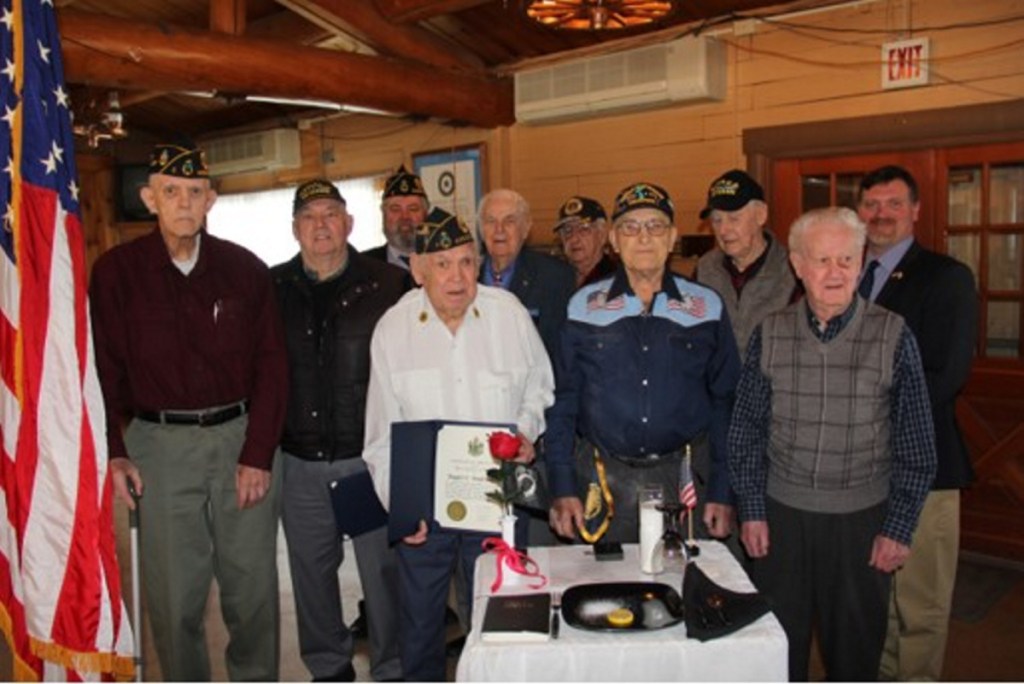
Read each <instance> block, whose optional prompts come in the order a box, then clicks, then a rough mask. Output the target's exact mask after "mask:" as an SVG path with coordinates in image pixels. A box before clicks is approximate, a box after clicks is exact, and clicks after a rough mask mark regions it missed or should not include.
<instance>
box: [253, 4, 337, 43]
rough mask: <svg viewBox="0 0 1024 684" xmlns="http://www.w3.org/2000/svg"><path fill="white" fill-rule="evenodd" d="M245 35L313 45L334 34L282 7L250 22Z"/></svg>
mask: <svg viewBox="0 0 1024 684" xmlns="http://www.w3.org/2000/svg"><path fill="white" fill-rule="evenodd" d="M245 35H246V36H247V37H249V38H268V39H270V40H278V41H284V42H293V43H301V44H302V45H312V44H314V43H319V42H320V41H322V40H324V39H327V38H330V37H331V36H332V35H333V34H332V33H331V32H330V31H326V30H324V28H323V27H321V26H317V25H315V24H312V23H310V21H309V20H308V19H306V18H305V17H300V16H299V15H298V14H296V13H295V12H292V11H290V10H287V9H285V8H283V7H282V8H281V11H279V12H275V13H274V14H271V15H269V16H266V17H263V18H262V19H255V20H253V21H250V22H248V25H247V26H246V28H245Z"/></svg>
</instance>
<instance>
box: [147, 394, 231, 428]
mask: <svg viewBox="0 0 1024 684" xmlns="http://www.w3.org/2000/svg"><path fill="white" fill-rule="evenodd" d="M248 412H249V400H248V399H246V400H244V401H240V402H238V403H237V404H231V405H230V406H222V407H219V408H211V409H202V410H201V411H138V412H137V413H136V414H135V417H136V418H138V419H139V420H145V421H147V422H149V423H161V424H162V425H198V426H199V427H211V426H213V425H220V424H221V423H226V422H228V421H229V420H234V419H235V418H238V417H239V416H244V415H245V414H246V413H248Z"/></svg>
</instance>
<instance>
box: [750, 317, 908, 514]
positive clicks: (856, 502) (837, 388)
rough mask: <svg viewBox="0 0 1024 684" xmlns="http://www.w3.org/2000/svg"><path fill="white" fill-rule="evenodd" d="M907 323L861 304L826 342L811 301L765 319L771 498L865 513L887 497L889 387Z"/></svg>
mask: <svg viewBox="0 0 1024 684" xmlns="http://www.w3.org/2000/svg"><path fill="white" fill-rule="evenodd" d="M903 325H904V323H903V319H902V318H900V317H899V316H897V315H895V314H893V313H891V312H889V311H887V310H885V309H883V308H881V307H878V306H874V305H870V304H866V302H864V301H863V300H860V301H858V303H857V309H856V311H855V312H854V314H853V317H852V318H851V319H850V321H849V322H848V323H847V325H846V327H845V328H844V329H843V330H842V331H841V332H840V333H839V334H838V335H837V336H836V337H835V338H833V339H832V340H830V341H828V342H822V341H821V340H819V339H818V338H817V337H816V336H815V335H814V333H813V332H812V331H811V329H810V325H809V324H808V322H807V304H806V302H798V303H796V304H794V305H792V306H790V307H788V308H786V309H785V310H783V311H780V312H778V313H776V314H773V315H771V316H769V317H768V318H767V319H765V321H764V323H763V326H764V327H763V328H762V347H761V370H762V371H763V372H764V374H765V375H766V376H767V377H768V379H769V381H770V382H771V386H772V417H771V428H770V430H771V431H770V438H769V443H768V459H769V464H770V465H769V469H768V487H767V492H768V495H769V496H771V497H772V498H774V499H776V500H777V501H780V502H782V503H785V504H786V505H789V506H792V507H794V508H798V509H801V510H806V511H815V512H819V513H849V512H852V511H859V510H863V509H865V508H868V507H870V506H874V505H875V504H878V503H880V502H881V501H883V500H884V499H885V498H886V497H887V496H888V494H889V484H890V472H891V454H890V447H889V411H890V388H891V386H892V376H893V365H894V361H895V355H896V345H897V343H898V341H899V337H900V333H901V331H902V330H903Z"/></svg>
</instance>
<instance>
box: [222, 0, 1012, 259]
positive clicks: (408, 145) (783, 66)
mask: <svg viewBox="0 0 1024 684" xmlns="http://www.w3.org/2000/svg"><path fill="white" fill-rule="evenodd" d="M1022 14H1024V10H1022V7H1021V5H1020V2H1019V1H1016V0H977V1H975V2H971V3H959V2H952V1H951V0H915V1H913V2H909V1H907V0H889V1H880V2H866V3H853V4H850V5H847V6H844V7H840V8H836V9H833V10H826V11H820V12H816V13H808V14H804V15H800V16H792V17H789V18H786V19H785V22H787V23H788V24H790V25H782V24H769V23H765V22H759V23H758V24H757V25H756V30H755V32H754V33H753V34H752V35H748V36H743V37H736V36H734V35H733V33H732V32H731V30H728V29H727V30H724V31H723V32H720V33H718V34H717V38H718V39H720V40H722V41H724V42H725V43H726V44H727V48H728V49H727V55H728V57H727V59H728V95H727V98H726V100H725V101H724V102H721V103H712V104H699V105H684V106H676V107H671V108H667V109H661V110H656V111H650V112H641V113H633V114H624V115H619V116H608V117H603V118H600V119H594V120H588V121H578V122H570V123H562V124H555V125H545V126H527V125H515V126H512V127H510V128H500V129H495V130H492V131H487V130H481V129H474V128H451V127H444V126H439V125H437V124H433V123H410V122H406V121H403V120H390V119H373V118H367V117H360V116H343V117H337V118H333V119H325V120H324V121H322V122H320V123H316V124H314V125H313V126H312V127H310V128H309V129H308V130H305V131H303V134H302V141H303V160H304V162H303V166H302V168H301V169H298V170H295V171H288V172H279V173H275V174H252V175H247V176H235V177H230V178H226V179H223V180H222V181H221V182H220V184H219V189H220V191H221V192H238V191H244V190H252V189H258V188H266V187H279V186H283V185H291V184H295V183H297V182H299V181H300V180H303V179H305V178H308V177H310V176H312V175H314V174H326V175H328V176H332V177H346V176H355V175H364V174H372V173H382V172H386V171H389V170H392V169H394V168H395V167H397V165H398V164H400V163H405V164H409V163H410V160H411V157H412V155H413V154H414V153H417V152H424V151H429V150H438V149H447V148H452V147H459V146H462V145H468V144H475V143H481V142H482V143H485V144H486V148H487V177H488V180H489V186H490V187H491V188H494V187H500V186H506V187H513V188H515V189H516V190H518V191H520V192H521V193H522V194H523V195H524V196H526V198H527V199H528V200H529V201H530V203H531V205H532V206H533V209H534V218H535V223H536V226H537V229H535V231H534V234H533V235H532V236H531V242H532V243H538V242H540V243H544V242H550V241H551V240H552V239H553V236H552V235H551V234H550V232H549V231H547V230H546V229H543V227H545V226H549V225H551V224H552V223H553V222H554V219H555V216H556V214H557V209H558V206H559V205H560V204H561V202H562V201H564V199H565V198H566V197H567V196H568V195H570V194H572V193H577V192H581V193H586V194H589V195H592V196H594V197H596V198H598V199H600V200H601V201H603V202H605V203H610V202H611V200H612V198H613V197H614V195H615V193H616V192H617V191H618V190H619V189H621V188H622V187H624V186H625V185H627V184H629V183H631V182H635V181H638V180H649V181H652V182H655V183H659V184H661V185H664V186H665V187H666V188H668V190H669V191H670V192H671V193H672V195H673V198H674V200H675V202H676V207H677V212H678V218H679V221H678V222H679V225H680V228H681V229H682V231H683V232H698V231H701V230H702V226H701V225H700V221H699V219H698V217H697V213H698V212H699V210H700V208H701V206H702V204H703V199H704V193H705V191H706V188H707V185H708V183H709V182H710V181H711V180H712V179H713V178H714V177H715V176H716V175H718V174H719V173H721V172H722V171H724V170H727V169H729V168H732V167H744V166H746V160H745V159H744V157H743V135H744V131H746V130H748V129H753V128H760V127H766V126H776V125H783V124H790V123H799V122H808V121H828V120H831V119H838V118H844V119H845V118H850V117H857V116H870V115H875V114H883V113H893V112H914V111H921V110H928V109H936V108H944V107H951V106H958V105H966V104H978V103H987V102H1000V101H1006V100H1013V99H1020V98H1024V59H1022V57H1024V47H1022V43H1021V40H1020V35H1021V30H1022V28H1024V22H1021V21H1019V20H1018V21H1009V18H1011V17H1015V16H1017V17H1019V16H1020V15H1022ZM1000 19H1003V20H1007V21H1006V22H1005V23H994V24H991V23H990V24H986V25H979V26H977V27H974V28H949V27H953V26H957V25H966V24H970V23H978V22H993V21H998V20H1000ZM796 25H799V27H798V26H796ZM805 27H807V28H805ZM908 27H909V28H910V29H911V32H912V33H913V35H915V36H929V37H930V38H931V40H932V43H931V55H932V82H931V84H930V85H928V86H925V87H920V88H913V89H906V90H893V91H885V90H883V89H882V88H881V49H880V45H881V43H882V42H885V41H891V40H897V39H900V38H903V37H907V35H908V34H909V33H910V32H908V31H907V30H906V29H907V28H908ZM942 27H945V28H943V30H937V29H938V28H942ZM815 29H817V30H815ZM828 29H841V30H845V31H850V32H848V33H839V32H829V31H827V30H828ZM853 31H857V32H858V33H853ZM859 32H868V33H859Z"/></svg>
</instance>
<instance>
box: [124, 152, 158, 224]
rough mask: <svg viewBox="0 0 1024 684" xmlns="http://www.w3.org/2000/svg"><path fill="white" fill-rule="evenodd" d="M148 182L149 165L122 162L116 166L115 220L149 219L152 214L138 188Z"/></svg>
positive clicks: (151, 217)
mask: <svg viewBox="0 0 1024 684" xmlns="http://www.w3.org/2000/svg"><path fill="white" fill-rule="evenodd" d="M148 182H149V166H148V165H147V164H123V165H121V166H118V167H117V193H116V196H115V200H116V202H117V220H118V221H150V220H152V219H153V214H151V213H149V209H147V208H146V205H145V203H144V202H143V201H142V198H141V197H139V189H140V188H141V187H142V186H144V185H145V184H146V183H148Z"/></svg>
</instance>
